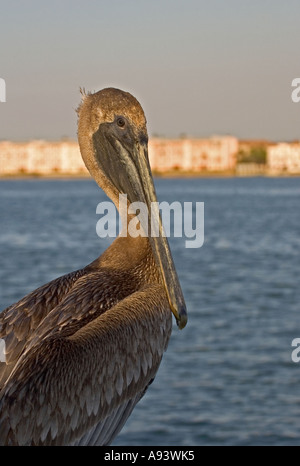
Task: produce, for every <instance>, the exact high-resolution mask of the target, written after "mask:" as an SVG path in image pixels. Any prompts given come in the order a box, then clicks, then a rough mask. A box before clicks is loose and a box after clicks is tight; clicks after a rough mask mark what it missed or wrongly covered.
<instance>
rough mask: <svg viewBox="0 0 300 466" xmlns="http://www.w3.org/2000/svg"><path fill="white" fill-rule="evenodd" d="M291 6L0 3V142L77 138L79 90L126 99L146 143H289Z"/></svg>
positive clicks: (293, 128) (298, 39)
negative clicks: (196, 139) (133, 101)
mask: <svg viewBox="0 0 300 466" xmlns="http://www.w3.org/2000/svg"><path fill="white" fill-rule="evenodd" d="M299 46H300V1H299V0H286V1H283V0H281V1H279V0H209V1H208V0H206V1H204V0H151V1H150V0H51V2H50V1H44V0H26V1H25V0H10V1H8V0H5V1H1V0H0V77H1V78H4V79H5V81H6V86H7V95H6V99H7V101H6V103H0V139H14V140H25V139H30V138H45V139H60V138H61V137H62V136H68V137H71V138H75V137H76V114H75V108H76V107H77V105H78V103H79V100H80V96H79V87H80V86H83V87H85V88H86V89H87V90H91V91H95V90H99V89H101V88H103V87H107V86H114V87H119V88H122V89H124V90H128V91H130V92H132V93H133V94H134V95H135V96H136V97H137V98H138V99H139V100H140V102H141V104H142V105H143V107H144V110H145V112H146V116H147V119H148V127H149V134H150V135H152V134H153V133H159V134H161V135H165V136H176V135H179V134H180V133H187V134H189V135H192V136H200V137H203V136H210V135H212V134H228V133H230V134H233V135H236V136H237V137H239V138H266V139H272V140H290V139H296V138H300V103H299V104H295V103H293V102H292V100H291V92H292V88H291V82H292V80H293V79H294V78H296V77H300V49H299Z"/></svg>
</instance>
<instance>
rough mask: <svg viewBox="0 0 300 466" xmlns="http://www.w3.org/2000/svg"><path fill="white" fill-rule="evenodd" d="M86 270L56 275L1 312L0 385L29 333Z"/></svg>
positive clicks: (31, 332)
mask: <svg viewBox="0 0 300 466" xmlns="http://www.w3.org/2000/svg"><path fill="white" fill-rule="evenodd" d="M85 273H86V272H85V271H84V269H83V270H78V271H76V272H72V273H70V274H67V275H64V276H63V277H59V278H56V279H55V280H52V281H51V282H49V283H47V284H46V285H43V286H41V287H40V288H38V289H37V290H35V291H33V292H31V293H30V294H28V295H27V296H25V297H24V298H23V299H21V300H20V301H18V302H17V303H16V304H13V305H12V306H9V307H8V308H7V309H5V310H4V311H3V312H1V313H0V338H1V339H3V340H4V342H5V362H3V361H2V362H0V389H1V387H2V386H3V384H4V383H5V381H6V379H7V377H8V376H9V374H10V373H11V371H12V369H13V367H14V366H15V364H16V362H17V360H18V358H19V356H20V354H21V353H22V351H23V350H24V347H25V344H26V342H27V341H28V339H29V338H30V336H31V335H32V334H33V333H34V332H35V330H36V329H37V327H38V326H39V325H40V323H41V322H42V321H43V320H44V318H45V317H46V316H47V315H48V314H49V313H50V312H51V311H52V309H54V308H55V307H56V306H57V305H58V304H59V303H60V302H61V301H62V300H63V299H64V298H65V296H66V295H67V294H68V293H69V291H70V290H71V289H72V287H73V286H74V284H75V283H76V281H77V280H78V279H79V278H80V277H81V276H82V275H84V274H85Z"/></svg>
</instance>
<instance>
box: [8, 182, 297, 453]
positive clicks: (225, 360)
mask: <svg viewBox="0 0 300 466" xmlns="http://www.w3.org/2000/svg"><path fill="white" fill-rule="evenodd" d="M155 184H156V187H157V193H158V198H159V200H160V201H162V200H165V201H168V202H173V201H180V202H193V203H196V202H204V203H205V241H204V244H203V247H201V248H199V249H188V248H186V247H185V240H186V238H184V237H183V238H170V244H171V248H172V251H173V255H174V260H175V263H176V266H177V271H178V275H179V278H180V281H181V284H182V288H183V292H184V295H185V298H186V303H187V307H188V311H189V322H188V325H187V327H186V328H185V329H184V330H181V331H180V330H178V329H177V327H176V325H175V324H174V330H173V334H172V337H171V341H170V344H169V347H168V350H167V352H166V353H165V355H164V358H163V362H162V364H161V367H160V369H159V372H158V374H157V376H156V379H155V381H154V383H153V384H152V385H151V387H150V388H149V390H148V392H147V394H146V395H145V397H144V398H143V399H142V401H141V402H140V403H139V404H138V405H137V407H136V408H135V410H134V412H133V414H132V415H131V417H130V419H129V420H128V422H127V424H126V426H125V427H124V428H123V430H122V432H121V433H120V434H119V436H118V438H117V439H116V440H115V441H114V445H123V446H124V445H151V446H160V445H162V446H196V445H300V363H298V364H297V363H294V362H293V361H292V359H291V354H292V351H293V349H294V348H292V346H291V343H292V340H293V339H295V338H300V280H299V279H300V273H299V272H300V178H281V179H279V178H278V179H277V178H206V179H156V180H155ZM0 200H1V203H0V219H1V229H0V258H1V268H0V309H4V308H5V307H7V306H8V305H10V304H12V303H13V302H15V301H17V300H18V299H20V298H21V297H23V296H24V295H25V294H27V293H28V292H30V291H31V290H33V289H35V288H36V287H38V286H39V285H42V284H43V283H45V282H47V281H50V280H51V279H53V278H55V277H57V276H60V275H63V274H65V273H67V272H70V271H72V270H76V269H78V268H80V267H83V266H84V265H86V264H88V263H89V262H91V261H92V260H93V259H94V258H96V257H97V256H98V255H99V254H100V253H101V252H102V251H103V250H104V249H105V248H106V247H107V246H108V244H109V242H110V241H111V240H109V239H100V238H99V237H98V236H97V234H96V223H97V221H98V220H99V215H97V214H96V207H97V204H98V203H99V202H101V201H103V200H107V199H106V197H105V196H104V194H103V193H102V192H101V191H100V190H99V189H98V187H97V186H96V184H95V183H94V182H93V181H90V180H40V179H32V180H30V179H28V180H2V181H1V182H0Z"/></svg>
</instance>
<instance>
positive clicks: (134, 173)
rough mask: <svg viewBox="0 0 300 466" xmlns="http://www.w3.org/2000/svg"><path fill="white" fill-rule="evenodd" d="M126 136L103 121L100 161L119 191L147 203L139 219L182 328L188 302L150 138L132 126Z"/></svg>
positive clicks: (96, 146) (96, 140)
mask: <svg viewBox="0 0 300 466" xmlns="http://www.w3.org/2000/svg"><path fill="white" fill-rule="evenodd" d="M127 135H128V136H130V137H126V138H124V137H120V136H119V132H118V131H116V129H115V126H114V124H113V123H103V124H101V125H100V126H99V130H98V131H97V132H96V133H94V137H93V140H94V149H95V153H96V159H97V164H98V166H99V168H100V169H101V170H102V172H103V173H105V176H106V178H107V179H108V181H109V182H110V183H111V184H112V185H113V186H114V187H115V188H116V190H117V191H118V192H119V193H120V194H126V195H127V199H128V201H129V202H130V203H133V202H143V203H144V204H145V205H146V206H147V209H146V210H147V215H145V216H144V218H141V216H139V220H140V223H141V227H142V229H143V230H144V232H147V233H146V234H145V236H148V237H149V242H150V245H151V248H152V251H153V255H154V258H155V260H156V263H157V266H158V268H159V270H160V273H161V276H162V280H163V283H164V286H165V290H166V294H167V297H168V301H169V304H170V308H171V311H172V312H173V314H174V316H175V318H176V322H177V325H178V327H179V328H180V329H182V328H184V327H185V325H186V323H187V311H186V305H185V302H184V297H183V293H182V290H181V286H180V283H179V279H178V276H177V273H176V269H175V265H174V261H173V258H172V254H171V251H170V247H169V243H168V240H167V238H166V237H165V236H164V233H163V226H162V222H161V217H160V214H159V208H158V201H157V196H156V192H155V187H154V183H153V178H152V173H151V168H150V164H149V159H148V137H147V134H146V133H145V132H142V133H140V134H137V133H136V132H135V131H134V130H133V129H131V128H130V129H128V133H127ZM97 154H98V156H97ZM120 167H121V168H122V169H121V170H120ZM153 224H154V230H155V232H154V235H153Z"/></svg>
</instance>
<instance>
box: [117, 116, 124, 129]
mask: <svg viewBox="0 0 300 466" xmlns="http://www.w3.org/2000/svg"><path fill="white" fill-rule="evenodd" d="M117 125H118V126H119V128H124V126H125V125H126V121H125V119H124V118H121V117H120V118H118V119H117Z"/></svg>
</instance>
